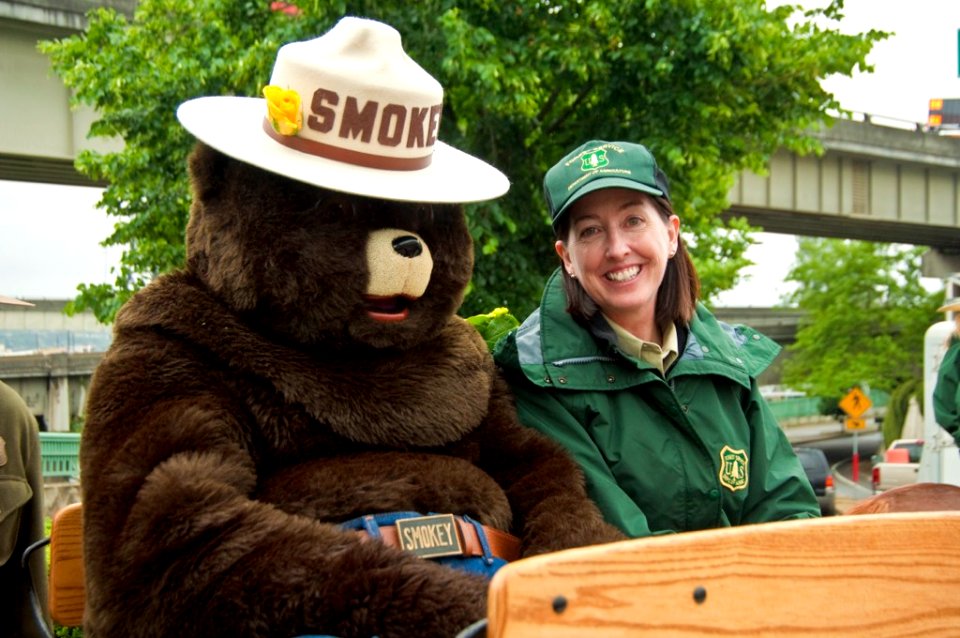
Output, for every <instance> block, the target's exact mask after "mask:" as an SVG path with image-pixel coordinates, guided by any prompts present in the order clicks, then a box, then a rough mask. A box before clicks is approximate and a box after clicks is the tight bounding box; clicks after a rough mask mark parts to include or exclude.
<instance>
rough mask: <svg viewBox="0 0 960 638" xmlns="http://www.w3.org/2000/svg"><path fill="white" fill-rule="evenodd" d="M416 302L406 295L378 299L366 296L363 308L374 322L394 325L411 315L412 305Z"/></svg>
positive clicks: (373, 296)
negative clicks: (393, 323)
mask: <svg viewBox="0 0 960 638" xmlns="http://www.w3.org/2000/svg"><path fill="white" fill-rule="evenodd" d="M413 301H415V299H414V298H412V297H407V296H406V295H396V296H392V297H378V296H375V295H364V297H363V302H364V303H363V308H364V310H365V311H366V313H367V316H368V317H370V318H371V319H373V320H374V321H379V322H381V323H392V322H395V321H403V320H404V319H406V318H407V316H409V314H410V303H411V302H413Z"/></svg>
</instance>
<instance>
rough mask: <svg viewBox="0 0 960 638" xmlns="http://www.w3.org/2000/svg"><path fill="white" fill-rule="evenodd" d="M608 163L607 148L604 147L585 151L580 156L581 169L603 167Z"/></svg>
mask: <svg viewBox="0 0 960 638" xmlns="http://www.w3.org/2000/svg"><path fill="white" fill-rule="evenodd" d="M609 164H610V160H609V159H607V149H605V148H598V149H595V150H592V151H587V152H586V153H584V154H583V155H581V156H580V170H581V171H595V170H597V169H598V168H603V167H604V166H608V165H609Z"/></svg>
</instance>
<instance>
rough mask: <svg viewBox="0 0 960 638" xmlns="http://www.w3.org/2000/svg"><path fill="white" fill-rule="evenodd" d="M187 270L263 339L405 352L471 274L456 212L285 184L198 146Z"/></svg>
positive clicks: (447, 313)
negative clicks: (256, 330)
mask: <svg viewBox="0 0 960 638" xmlns="http://www.w3.org/2000/svg"><path fill="white" fill-rule="evenodd" d="M190 176H191V183H192V188H193V194H194V198H193V204H192V208H191V212H190V222H189V225H188V228H187V241H186V243H187V269H188V270H189V271H190V272H192V273H193V274H194V275H195V276H196V277H198V278H199V279H200V280H201V281H203V282H204V283H205V284H206V286H207V287H208V288H209V289H210V290H212V291H213V292H214V293H215V294H216V295H217V296H218V297H219V298H220V300H221V301H222V302H223V303H224V304H225V305H227V306H228V307H230V308H231V309H232V310H234V311H235V312H236V313H237V314H238V315H240V316H242V317H243V318H244V319H245V320H246V321H248V322H249V323H250V324H251V325H254V326H256V328H257V329H258V330H260V331H262V332H264V333H266V334H269V335H270V336H271V337H273V338H275V339H277V340H279V341H281V342H285V343H288V344H290V345H292V346H295V347H298V348H304V349H308V350H310V349H316V350H324V351H331V350H332V351H342V350H344V349H347V348H355V347H358V346H359V347H364V348H397V349H407V348H410V347H412V346H414V345H417V344H419V343H422V342H424V341H425V340H428V339H430V338H431V336H432V335H434V334H435V333H436V331H437V330H438V328H439V327H440V326H442V325H443V324H444V323H446V322H447V321H448V320H449V318H450V317H451V316H452V315H453V314H454V313H455V312H456V311H457V309H458V308H459V306H460V304H461V302H462V301H463V294H464V290H465V289H466V286H467V283H468V282H469V279H470V275H471V271H472V268H473V242H472V239H471V237H470V233H469V231H468V229H467V224H466V217H465V215H464V211H463V207H462V206H461V205H459V204H430V203H417V202H398V201H388V200H382V199H375V198H370V197H363V196H359V195H350V194H347V193H340V192H336V191H332V190H327V189H324V188H320V187H316V186H311V185H308V184H305V183H302V182H298V181H294V180H291V179H288V178H286V177H283V176H281V175H277V174H275V173H271V172H267V171H264V170H261V169H259V168H257V167H254V166H251V165H250V164H246V163H244V162H241V161H238V160H235V159H233V158H230V157H228V156H226V155H224V154H222V153H220V152H219V151H216V150H214V149H213V148H211V147H209V146H207V145H205V144H203V143H198V144H197V146H196V148H195V149H194V151H193V153H192V154H191V157H190Z"/></svg>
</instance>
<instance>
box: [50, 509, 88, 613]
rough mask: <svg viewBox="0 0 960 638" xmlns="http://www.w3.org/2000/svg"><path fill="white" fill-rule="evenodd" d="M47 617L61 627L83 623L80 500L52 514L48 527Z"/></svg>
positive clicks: (83, 597)
mask: <svg viewBox="0 0 960 638" xmlns="http://www.w3.org/2000/svg"><path fill="white" fill-rule="evenodd" d="M47 596H48V599H47V606H48V608H49V609H50V616H51V617H52V618H53V619H54V621H56V622H57V623H59V624H61V625H63V626H65V627H74V626H79V625H81V624H83V607H84V603H85V601H86V595H85V593H84V581H83V516H82V508H81V504H80V503H74V504H72V505H67V506H66V507H64V508H63V509H61V510H60V511H59V512H57V513H56V515H55V516H54V517H53V526H52V528H51V530H50V581H49V591H48V593H47Z"/></svg>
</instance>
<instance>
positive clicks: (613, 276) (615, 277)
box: [605, 266, 640, 281]
mask: <svg viewBox="0 0 960 638" xmlns="http://www.w3.org/2000/svg"><path fill="white" fill-rule="evenodd" d="M639 274H640V266H633V267H631V268H625V269H624V270H618V271H617V272H608V273H607V274H606V275H605V276H606V278H607V279H609V280H610V281H627V280H628V279H633V278H634V277H636V276H637V275H639Z"/></svg>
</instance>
